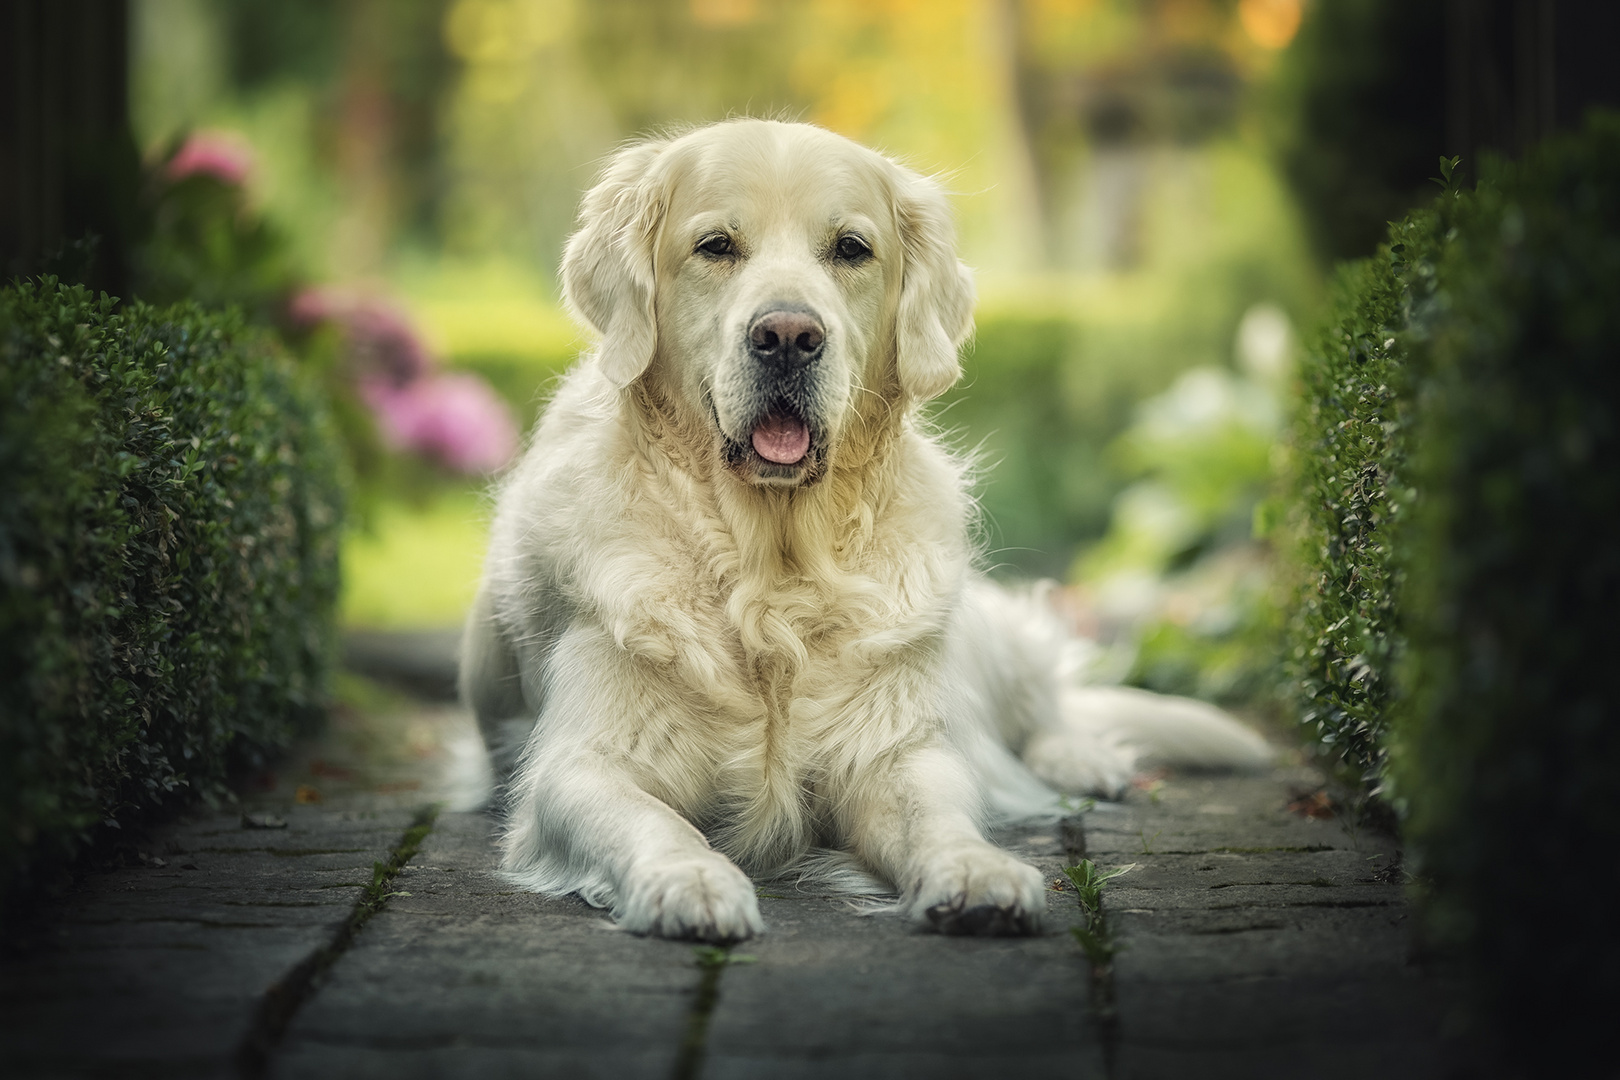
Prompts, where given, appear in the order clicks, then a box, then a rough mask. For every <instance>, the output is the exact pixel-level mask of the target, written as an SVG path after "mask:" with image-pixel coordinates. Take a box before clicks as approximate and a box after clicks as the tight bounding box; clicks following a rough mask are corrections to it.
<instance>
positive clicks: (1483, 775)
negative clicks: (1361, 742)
mask: <svg viewBox="0 0 1620 1080" xmlns="http://www.w3.org/2000/svg"><path fill="white" fill-rule="evenodd" d="M1487 178H1488V179H1487V182H1485V183H1483V184H1481V186H1480V189H1479V190H1478V191H1477V192H1475V193H1473V194H1472V195H1470V196H1469V197H1467V198H1463V199H1458V200H1456V202H1455V205H1454V206H1453V207H1452V208H1451V209H1450V210H1449V211H1448V214H1447V217H1448V235H1449V236H1450V237H1451V238H1450V239H1449V240H1448V242H1447V244H1446V245H1445V250H1444V252H1443V254H1442V257H1441V258H1440V259H1439V261H1438V263H1437V271H1438V278H1439V281H1440V283H1441V286H1442V288H1441V291H1440V293H1439V294H1438V295H1437V302H1436V305H1435V312H1434V315H1433V316H1432V317H1431V318H1430V320H1429V322H1430V325H1431V328H1432V329H1431V333H1430V336H1429V340H1428V342H1427V344H1426V347H1425V348H1424V349H1423V350H1421V352H1420V353H1419V354H1418V355H1417V357H1416V361H1417V363H1416V364H1415V369H1416V371H1417V374H1418V377H1419V385H1420V387H1421V393H1420V394H1419V395H1418V396H1417V397H1416V399H1415V409H1414V430H1415V431H1416V432H1417V433H1418V436H1419V437H1418V438H1417V439H1415V440H1414V443H1413V455H1412V459H1411V465H1410V468H1409V473H1410V475H1411V477H1412V482H1413V484H1414V486H1415V487H1416V488H1417V489H1418V491H1419V492H1420V493H1421V497H1420V498H1419V500H1418V501H1417V503H1416V504H1415V506H1414V508H1413V509H1414V513H1413V515H1412V520H1411V522H1410V523H1409V526H1408V534H1407V536H1406V538H1405V540H1404V542H1403V546H1404V547H1405V549H1406V558H1407V563H1408V569H1407V574H1406V586H1405V589H1404V591H1403V592H1402V593H1401V595H1400V597H1399V602H1400V605H1401V608H1402V610H1403V611H1404V612H1405V613H1406V617H1405V632H1406V634H1407V638H1408V645H1407V659H1406V664H1405V666H1404V668H1403V670H1402V672H1401V684H1402V686H1403V688H1404V691H1405V692H1404V695H1403V698H1404V700H1403V701H1402V702H1401V703H1400V705H1399V707H1398V709H1397V711H1396V713H1395V717H1396V724H1395V732H1394V735H1395V738H1394V743H1393V747H1392V751H1391V755H1390V764H1391V772H1392V775H1393V777H1394V779H1395V781H1396V783H1395V791H1396V793H1397V795H1398V796H1399V798H1400V799H1401V801H1402V802H1403V803H1404V804H1405V806H1406V809H1407V815H1406V833H1407V836H1408V839H1409V840H1410V843H1411V845H1412V846H1413V848H1414V849H1415V850H1416V851H1417V852H1418V854H1419V856H1420V866H1421V872H1422V878H1423V880H1424V882H1425V884H1426V889H1427V894H1428V898H1427V904H1426V908H1427V914H1428V925H1429V926H1430V928H1431V931H1432V932H1433V933H1434V934H1435V936H1436V937H1437V938H1438V939H1439V940H1440V941H1441V942H1444V943H1447V944H1451V945H1457V946H1461V947H1462V948H1463V949H1464V955H1465V956H1466V957H1467V958H1468V960H1469V966H1470V971H1471V974H1472V980H1471V981H1472V985H1473V986H1474V988H1475V989H1476V991H1477V992H1478V995H1479V997H1478V1000H1477V1004H1478V1005H1480V1006H1482V1014H1483V1016H1485V1017H1488V1030H1490V1031H1491V1032H1492V1034H1493V1037H1494V1038H1496V1039H1498V1040H1500V1041H1501V1042H1502V1043H1503V1044H1504V1046H1505V1049H1506V1050H1507V1052H1508V1053H1507V1055H1506V1057H1507V1060H1509V1061H1510V1062H1511V1066H1510V1068H1509V1069H1508V1070H1505V1071H1508V1072H1513V1073H1517V1074H1520V1075H1527V1076H1529V1075H1581V1074H1582V1073H1584V1072H1588V1071H1590V1065H1591V1063H1592V1062H1594V1061H1601V1060H1604V1055H1607V1054H1608V1053H1609V1052H1610V1051H1609V1047H1608V1046H1607V1042H1608V1039H1607V1036H1606V1034H1605V1033H1606V1032H1608V1031H1609V1030H1610V1029H1609V1027H1608V1025H1609V1023H1611V1022H1612V1017H1611V1016H1610V1015H1609V1013H1610V1011H1611V1009H1610V1003H1612V1002H1613V1001H1614V1000H1616V998H1620V934H1616V932H1615V929H1614V895H1615V894H1614V883H1615V872H1614V868H1613V860H1614V858H1615V852H1616V850H1617V848H1620V798H1617V797H1616V792H1617V791H1620V717H1617V715H1616V713H1617V711H1620V710H1617V708H1616V701H1617V698H1620V694H1617V691H1616V689H1615V670H1616V669H1615V667H1614V666H1612V665H1615V663H1616V655H1617V646H1620V631H1617V630H1616V620H1617V619H1620V532H1617V527H1620V370H1617V368H1620V115H1608V116H1598V117H1594V118H1593V120H1592V121H1591V122H1589V124H1588V125H1587V128H1586V131H1585V132H1584V134H1583V135H1582V136H1580V137H1566V138H1562V139H1558V140H1555V141H1553V142H1551V143H1549V144H1547V145H1545V146H1543V147H1542V148H1541V149H1540V150H1538V151H1535V152H1533V153H1531V154H1530V155H1528V156H1527V157H1526V158H1525V159H1524V160H1523V161H1522V162H1521V163H1517V164H1510V165H1505V166H1502V167H1500V168H1499V169H1498V170H1497V171H1496V173H1495V175H1494V177H1492V176H1491V174H1490V172H1487ZM1599 1071H1602V1070H1601V1069H1600V1070H1599Z"/></svg>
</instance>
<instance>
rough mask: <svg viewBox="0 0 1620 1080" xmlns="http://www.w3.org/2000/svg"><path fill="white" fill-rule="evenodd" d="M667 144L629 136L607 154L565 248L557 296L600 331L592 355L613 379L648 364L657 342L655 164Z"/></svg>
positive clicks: (632, 376) (660, 204)
mask: <svg viewBox="0 0 1620 1080" xmlns="http://www.w3.org/2000/svg"><path fill="white" fill-rule="evenodd" d="M666 145H667V144H666V143H665V142H663V141H662V140H649V141H647V142H639V143H633V144H632V145H630V146H627V147H625V148H624V149H622V150H620V151H619V152H618V153H616V154H614V155H613V157H612V159H611V160H610V161H609V162H608V165H607V168H606V169H604V170H603V172H602V176H601V179H599V180H598V181H597V182H596V186H595V187H593V188H591V190H590V191H588V192H586V194H585V199H584V201H583V202H581V204H580V207H579V228H578V229H577V230H576V231H575V232H574V235H572V236H570V237H569V238H568V247H567V248H566V249H565V250H564V252H563V263H562V282H563V299H564V301H565V302H566V303H567V304H568V307H569V310H571V311H572V312H573V313H574V314H575V315H576V316H578V317H579V318H580V319H582V320H583V321H584V322H586V323H588V324H589V325H590V326H591V327H592V328H593V329H595V330H596V332H597V333H599V334H601V335H602V347H601V350H600V352H599V353H598V357H599V360H598V362H599V363H600V364H601V365H602V372H603V374H605V375H606V376H607V377H608V379H609V380H610V381H611V382H612V383H613V384H614V385H615V386H619V387H625V386H629V385H630V384H631V383H632V382H634V381H635V380H636V378H637V377H638V376H640V375H641V373H642V372H643V371H646V370H647V365H648V364H650V363H652V358H653V352H654V350H655V349H657V347H658V325H657V322H656V321H655V318H654V314H653V299H654V292H653V283H654V277H653V255H654V252H653V247H654V244H655V243H656V241H657V236H658V226H659V223H660V222H661V221H662V220H663V215H664V202H665V200H664V196H663V192H664V185H663V182H662V179H661V178H660V177H659V176H658V175H656V173H657V170H656V169H655V165H656V164H657V161H658V157H659V155H660V154H661V153H662V152H663V150H664V147H665V146H666Z"/></svg>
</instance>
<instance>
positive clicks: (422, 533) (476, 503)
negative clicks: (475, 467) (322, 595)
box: [342, 487, 489, 630]
mask: <svg viewBox="0 0 1620 1080" xmlns="http://www.w3.org/2000/svg"><path fill="white" fill-rule="evenodd" d="M488 517H489V505H488V502H487V500H486V499H485V498H484V496H483V494H482V493H481V491H480V490H479V489H478V488H476V487H468V488H462V489H452V490H448V491H444V492H441V493H438V494H435V495H434V496H433V497H432V498H430V499H428V500H425V501H421V502H405V501H394V500H389V501H384V502H382V503H380V504H379V505H378V506H377V508H376V511H375V517H374V519H373V521H372V522H371V527H370V528H369V529H367V530H363V531H362V530H355V531H354V532H351V533H350V534H349V536H348V538H347V539H346V540H345V541H344V545H343V607H342V615H343V624H344V625H345V626H349V627H355V628H365V629H368V630H411V629H430V628H436V627H445V626H459V625H460V624H461V620H462V618H463V617H464V616H465V615H466V613H467V609H468V608H469V607H470V606H471V605H472V600H473V595H474V594H475V593H476V592H477V591H478V577H479V574H480V573H481V572H482V571H483V566H484V549H485V547H486V546H487V544H488V538H489V536H488V534H489V525H488Z"/></svg>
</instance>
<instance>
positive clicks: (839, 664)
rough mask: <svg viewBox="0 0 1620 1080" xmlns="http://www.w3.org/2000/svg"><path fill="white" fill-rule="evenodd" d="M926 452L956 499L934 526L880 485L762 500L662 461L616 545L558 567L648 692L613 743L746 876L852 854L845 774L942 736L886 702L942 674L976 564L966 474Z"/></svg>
mask: <svg viewBox="0 0 1620 1080" xmlns="http://www.w3.org/2000/svg"><path fill="white" fill-rule="evenodd" d="M918 444H919V445H918V447H917V448H914V449H921V450H922V451H924V452H925V453H938V455H939V456H938V460H937V461H932V462H924V463H920V464H918V463H911V464H909V465H907V466H906V467H907V468H909V469H910V471H911V472H912V473H914V474H916V473H920V474H922V475H924V476H927V475H931V474H934V475H935V479H937V480H938V481H939V482H940V486H941V488H942V490H941V491H939V492H936V493H934V494H935V495H936V497H935V498H934V499H933V500H932V502H933V505H932V509H931V512H930V513H927V514H918V513H916V512H915V509H914V508H908V512H907V513H903V514H902V513H895V512H893V507H892V506H891V505H890V504H889V500H890V495H889V494H888V493H887V492H886V491H885V490H883V488H882V486H881V485H880V484H870V485H868V486H867V487H864V488H852V487H850V486H848V485H846V486H844V487H842V488H840V487H839V486H837V485H838V484H839V478H838V477H836V476H835V477H833V478H830V479H829V480H828V481H827V482H826V483H825V484H824V485H823V486H821V487H818V488H816V489H809V490H801V491H797V492H794V493H793V494H792V496H791V497H782V498H777V497H775V496H774V495H773V496H772V497H769V498H763V499H762V498H760V496H759V493H757V492H754V491H750V490H747V489H744V488H742V486H741V485H738V484H736V483H735V482H734V481H732V480H731V478H729V477H727V476H724V475H716V476H710V477H699V478H694V477H692V476H691V475H690V474H688V473H685V472H683V471H681V470H679V469H673V468H669V467H668V466H667V463H666V462H664V461H662V460H655V461H654V466H655V467H653V468H652V469H651V474H650V475H648V474H646V473H644V474H643V475H641V476H639V477H638V478H637V481H636V483H635V485H634V486H633V489H632V490H634V491H635V492H636V493H637V495H638V497H637V499H636V500H635V501H633V502H625V503H621V504H619V505H617V506H615V507H614V509H613V512H612V516H613V518H614V520H615V523H616V529H615V532H616V533H617V535H618V537H619V538H620V542H619V543H617V544H615V545H612V546H611V547H610V548H606V549H604V548H598V549H597V552H596V555H597V558H596V559H595V560H593V562H592V563H591V564H590V565H588V566H587V565H580V566H576V567H572V568H566V567H558V568H556V569H557V570H559V571H561V575H562V577H563V578H564V579H565V591H566V592H568V593H571V594H572V596H573V603H572V604H571V605H570V606H571V607H574V610H575V615H574V618H575V619H578V618H580V617H581V616H583V617H585V618H586V619H588V620H589V621H592V622H595V623H597V625H599V626H600V627H601V628H602V630H603V631H605V632H606V634H607V635H609V636H611V638H612V640H613V642H614V645H615V647H616V648H615V652H616V653H617V655H618V656H619V657H620V658H621V660H622V661H623V666H622V667H620V668H619V669H618V672H617V674H616V679H615V681H616V684H617V685H624V684H626V683H628V684H631V685H634V686H635V687H636V688H637V695H636V697H637V700H636V702H635V704H634V707H632V708H625V709H618V710H604V713H603V715H600V716H599V717H597V719H596V723H597V724H598V725H599V728H598V731H599V736H598V737H599V740H600V741H601V742H603V743H605V744H607V745H608V746H610V747H611V752H612V753H613V754H614V755H615V756H616V757H618V758H619V759H620V760H621V761H623V762H624V763H625V764H627V765H628V766H629V767H630V768H631V770H632V773H633V775H635V776H636V777H637V781H638V783H640V784H641V785H642V786H643V787H644V789H645V790H647V791H649V792H650V793H652V794H654V795H655V796H657V797H658V798H660V799H663V800H664V801H665V802H667V803H669V804H670V805H671V806H673V807H674V808H675V809H677V810H679V811H680V812H681V813H683V814H684V815H686V816H687V817H689V818H690V819H692V820H694V821H696V822H699V823H700V824H701V825H702V826H703V827H704V828H705V830H706V831H707V832H709V834H710V836H711V837H712V838H713V840H714V842H715V844H716V846H717V847H719V848H720V849H721V850H723V851H725V852H726V853H727V854H730V855H732V856H733V857H734V858H737V859H738V860H739V861H741V862H742V863H744V864H745V865H747V866H749V867H750V868H753V869H756V870H758V869H766V868H769V867H770V866H772V865H780V864H782V863H785V862H787V861H789V860H791V859H792V858H794V857H796V856H797V855H799V854H801V853H802V852H803V851H804V850H805V849H806V848H807V847H809V846H811V845H812V844H816V843H834V844H835V843H837V842H838V840H839V837H838V836H837V825H836V821H835V818H836V815H835V814H834V813H833V811H832V809H831V807H832V805H833V804H834V803H835V802H836V800H837V798H838V796H839V790H838V785H839V777H840V776H841V775H843V774H844V773H845V772H846V771H847V766H848V765H849V763H851V762H853V761H857V760H871V758H872V756H873V755H874V754H877V753H882V752H884V750H885V749H898V748H899V747H900V746H901V745H902V744H904V743H908V742H915V741H916V740H919V739H926V738H930V737H932V735H933V732H932V731H930V730H919V729H917V727H916V725H915V724H912V725H909V726H907V725H904V724H900V723H899V722H898V717H899V716H900V715H901V714H902V713H905V714H910V713H914V711H915V710H905V709H899V708H891V707H889V706H888V705H887V704H886V702H885V700H884V694H885V693H887V692H888V691H887V690H886V687H887V686H888V683H889V682H892V681H893V677H894V675H895V673H896V672H897V671H898V670H900V669H902V668H904V667H906V666H908V665H909V666H910V667H913V668H918V667H930V666H931V665H932V663H933V654H934V652H935V651H936V650H937V647H938V644H939V640H938V639H939V633H940V628H941V627H942V626H943V625H944V624H945V622H946V621H947V619H948V617H949V612H950V608H951V607H952V606H953V605H954V603H955V602H956V598H957V597H958V595H959V592H960V588H961V581H962V576H963V574H964V573H965V570H966V566H967V557H966V545H965V542H964V540H963V536H964V529H963V523H962V522H961V520H960V518H959V516H958V515H960V514H961V513H962V510H963V506H964V505H965V504H961V503H960V500H959V496H958V495H957V491H958V488H959V484H958V482H957V479H956V476H955V474H954V471H953V469H954V462H953V461H952V460H951V459H950V458H949V456H948V455H945V454H943V452H940V451H938V448H937V447H934V446H933V444H932V443H929V442H927V441H926V440H919V441H918ZM640 467H642V468H643V469H645V468H646V460H645V459H642V464H641V466H640ZM909 480H910V483H911V486H912V487H913V488H915V487H916V486H917V485H916V480H917V477H916V476H915V475H913V476H911V477H909ZM725 485H731V486H729V487H727V486H725ZM599 490H605V489H599ZM649 493H651V496H652V497H649ZM728 494H729V496H730V501H729V502H728ZM550 501H551V500H542V502H550ZM563 501H564V503H568V502H572V500H571V499H565V500H563ZM553 506H554V507H555V508H556V509H557V510H558V511H559V512H560V513H562V514H567V513H569V512H573V511H577V510H578V509H580V507H579V504H578V503H577V502H572V505H571V506H565V505H559V504H558V503H553ZM556 522H557V518H555V517H554V518H553V519H552V523H553V525H555V524H556ZM907 523H909V528H908V527H906V525H907ZM592 527H593V528H596V526H592ZM629 581H634V582H640V583H642V585H641V587H640V588H639V589H637V590H635V591H633V592H631V591H627V590H625V589H624V588H623V583H624V582H629ZM620 680H622V681H620Z"/></svg>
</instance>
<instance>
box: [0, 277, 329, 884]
mask: <svg viewBox="0 0 1620 1080" xmlns="http://www.w3.org/2000/svg"><path fill="white" fill-rule="evenodd" d="M339 466H340V458H339V450H338V447H337V445H336V443H335V442H334V440H333V438H332V436H331V433H330V431H329V425H328V422H327V419H326V416H325V413H324V411H323V406H322V404H321V401H320V398H319V397H318V395H316V394H315V393H313V392H312V390H311V388H310V387H309V386H308V385H306V382H305V380H304V379H303V377H302V376H301V374H300V372H298V371H297V370H295V369H294V368H293V367H292V366H291V365H290V364H289V363H288V362H287V361H286V360H285V359H284V358H283V357H282V356H280V355H278V353H277V352H276V350H275V348H274V347H273V345H272V343H271V341H270V340H269V339H268V338H266V337H264V336H262V335H261V334H259V333H257V332H254V331H250V330H249V329H248V328H247V327H246V326H245V325H244V323H243V321H242V320H241V318H240V316H238V315H236V314H234V313H232V314H225V315H218V314H210V313H207V312H205V311H203V310H202V309H200V308H198V307H195V306H192V305H179V306H176V307H172V308H167V309H156V308H152V307H148V306H145V305H142V304H138V303H137V304H131V305H124V306H120V305H119V304H118V303H117V301H115V300H112V299H110V298H108V297H107V296H105V294H103V295H102V296H101V297H99V298H98V297H96V296H94V295H93V294H91V293H90V292H89V291H87V290H86V289H85V288H83V287H82V286H69V285H63V284H59V283H58V282H57V281H56V280H55V279H53V278H43V279H40V280H39V281H38V282H14V283H13V284H11V285H9V286H7V287H5V288H3V289H0V656H4V658H5V660H4V664H5V667H6V676H5V678H4V680H3V681H0V893H4V892H5V891H8V890H9V889H10V888H12V887H15V886H16V885H18V884H19V883H20V882H21V881H22V880H23V879H24V878H26V877H27V876H28V874H29V873H30V872H31V868H38V867H39V866H42V865H49V864H51V863H53V862H59V861H60V860H61V859H63V858H65V857H67V856H70V855H71V854H73V852H74V851H75V850H76V849H78V848H79V847H80V846H82V844H83V843H84V841H85V840H86V838H88V837H89V836H91V835H92V834H93V833H94V831H95V830H96V829H97V828H98V827H99V826H101V825H102V824H103V823H106V824H108V825H112V824H116V823H118V822H119V821H120V820H121V819H125V820H127V819H128V818H129V817H130V816H131V815H136V814H139V813H140V812H142V811H144V810H148V809H151V808H153V807H155V806H158V805H160V804H163V803H165V802H172V801H175V800H177V799H184V798H187V797H196V796H197V795H199V794H210V793H213V792H216V791H217V790H219V789H220V786H221V784H222V782H223V780H224V778H225V776H226V774H227V772H228V770H229V769H230V768H231V767H232V766H233V765H235V764H241V763H243V762H244V760H245V759H248V758H251V757H252V756H253V755H255V754H259V753H262V752H263V751H264V750H267V749H270V748H274V747H278V746H281V745H283V744H285V743H286V742H287V741H288V740H289V739H290V738H291V737H292V736H293V735H294V734H295V733H296V732H297V731H299V730H300V729H301V728H302V727H303V726H305V725H307V724H308V723H310V722H311V721H312V720H313V719H314V718H315V717H317V716H318V715H319V713H320V711H321V709H322V707H323V704H324V701H325V696H326V690H327V677H328V671H329V664H330V656H331V654H332V649H333V634H334V623H333V613H334V609H335V603H336V599H337V588H338V570H337V552H338V539H339V529H340V525H341V518H342V513H343V498H342V487H341V485H340V482H339Z"/></svg>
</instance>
